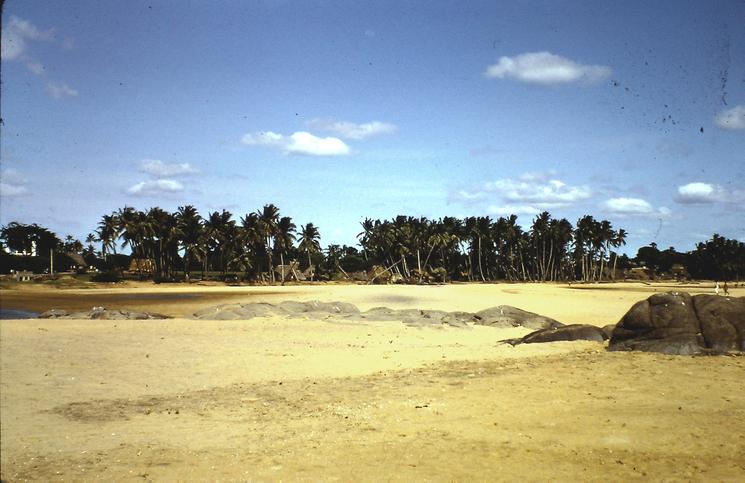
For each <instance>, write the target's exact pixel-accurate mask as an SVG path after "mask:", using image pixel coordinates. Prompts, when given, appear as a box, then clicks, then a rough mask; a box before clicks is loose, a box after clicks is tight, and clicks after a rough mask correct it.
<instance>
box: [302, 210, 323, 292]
mask: <svg viewBox="0 0 745 483" xmlns="http://www.w3.org/2000/svg"><path fill="white" fill-rule="evenodd" d="M320 240H321V235H320V233H319V232H318V228H316V226H315V225H314V224H313V223H308V224H306V225H305V226H302V227H301V229H300V238H298V248H300V250H302V251H304V252H305V254H306V255H307V256H308V268H309V269H310V279H311V281H313V275H314V273H313V269H312V267H313V262H312V260H311V258H310V255H311V254H312V253H318V252H320V251H321V243H320Z"/></svg>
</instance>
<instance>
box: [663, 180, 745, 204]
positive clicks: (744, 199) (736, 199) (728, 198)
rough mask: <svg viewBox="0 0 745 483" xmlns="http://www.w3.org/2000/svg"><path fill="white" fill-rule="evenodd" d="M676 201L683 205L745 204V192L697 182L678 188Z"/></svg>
mask: <svg viewBox="0 0 745 483" xmlns="http://www.w3.org/2000/svg"><path fill="white" fill-rule="evenodd" d="M674 199H675V201H676V202H677V203H682V204H691V205H695V204H712V203H737V204H740V203H745V190H738V189H727V188H725V187H723V186H720V185H716V184H710V183H702V182H700V181H696V182H693V183H688V184H685V185H682V186H678V193H677V194H676V195H675V198H674Z"/></svg>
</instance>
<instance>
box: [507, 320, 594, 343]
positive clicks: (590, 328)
mask: <svg viewBox="0 0 745 483" xmlns="http://www.w3.org/2000/svg"><path fill="white" fill-rule="evenodd" d="M607 339H608V335H607V334H606V332H605V331H604V330H603V329H601V328H600V327H595V326H594V325H584V324H573V325H565V326H563V327H554V328H550V329H541V330H536V331H535V332H531V333H530V334H528V335H526V336H525V337H521V338H519V339H507V340H503V341H502V342H505V343H507V344H510V345H513V346H515V345H518V344H536V343H542V342H559V341H571V340H591V341H594V342H603V341H605V340H607Z"/></svg>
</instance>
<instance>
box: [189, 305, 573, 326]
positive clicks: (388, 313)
mask: <svg viewBox="0 0 745 483" xmlns="http://www.w3.org/2000/svg"><path fill="white" fill-rule="evenodd" d="M272 316H279V317H298V318H306V319H316V320H324V319H343V320H347V321H373V322H388V321H391V322H402V323H404V324H406V325H408V326H412V327H434V326H443V325H449V326H452V327H460V328H470V325H469V324H481V325H488V326H492V327H519V326H523V327H527V328H529V329H543V328H555V327H562V326H563V324H562V323H561V322H557V321H555V320H553V319H549V318H548V317H543V316H541V315H538V314H534V313H532V312H526V311H524V310H520V309H517V308H515V307H509V306H506V305H504V306H501V307H494V308H492V309H487V310H484V311H481V312H479V313H478V314H472V313H468V312H445V311H443V310H430V309H426V310H420V309H391V308H388V307H374V308H372V309H370V310H368V311H366V312H360V310H359V309H358V308H357V307H355V306H354V305H352V304H349V303H344V302H319V301H317V300H313V301H309V302H298V301H285V302H281V303H279V304H276V305H275V304H268V303H247V304H229V305H218V306H216V307H211V308H208V309H203V310H200V311H198V312H195V313H194V317H195V318H197V319H206V320H250V319H253V318H255V317H272Z"/></svg>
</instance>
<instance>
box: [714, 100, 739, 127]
mask: <svg viewBox="0 0 745 483" xmlns="http://www.w3.org/2000/svg"><path fill="white" fill-rule="evenodd" d="M714 124H716V125H717V126H718V127H720V128H721V129H727V130H729V131H735V130H739V129H745V105H743V104H741V105H739V106H735V107H733V108H731V109H726V110H724V111H722V112H720V113H719V114H717V115H716V117H714Z"/></svg>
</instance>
